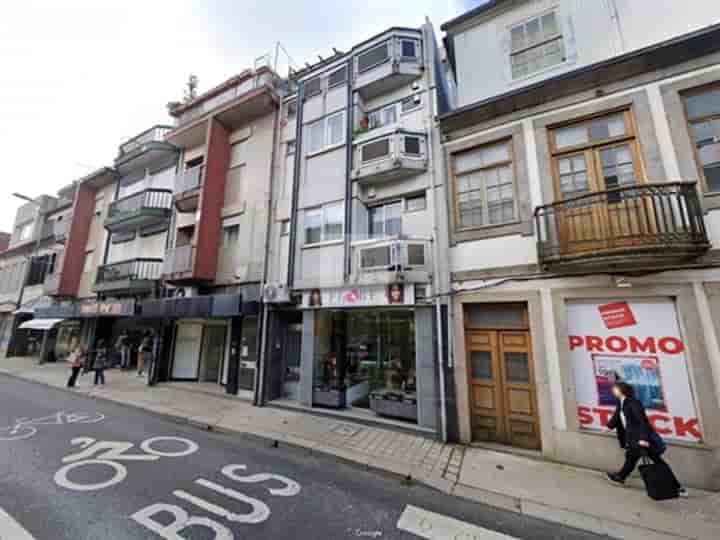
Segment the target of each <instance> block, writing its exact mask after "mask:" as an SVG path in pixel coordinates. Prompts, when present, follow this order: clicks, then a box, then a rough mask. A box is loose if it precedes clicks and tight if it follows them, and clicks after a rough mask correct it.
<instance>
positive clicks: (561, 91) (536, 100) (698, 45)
mask: <svg viewBox="0 0 720 540" xmlns="http://www.w3.org/2000/svg"><path fill="white" fill-rule="evenodd" d="M718 51H720V24H714V25H711V26H707V27H705V28H703V29H701V30H697V31H694V32H690V33H688V34H683V35H681V36H677V37H674V38H672V39H669V40H666V41H662V42H660V43H656V44H654V45H650V46H648V47H644V48H642V49H638V50H635V51H631V52H629V53H626V54H623V55H620V56H615V57H612V58H609V59H607V60H603V61H601V62H597V63H595V64H590V65H588V66H583V67H581V68H578V69H575V70H573V71H568V72H566V73H562V74H560V75H557V76H555V77H551V78H548V79H543V80H541V81H538V82H536V83H533V84H531V85H528V86H525V87H522V88H518V89H515V90H511V91H510V92H506V93H504V94H500V95H497V96H492V97H490V98H488V99H484V100H481V101H477V102H475V103H470V104H468V105H465V106H464V107H461V108H459V109H455V110H454V111H451V112H448V113H446V114H443V115H441V116H440V122H441V126H442V131H444V132H445V133H448V132H452V131H454V130H458V129H464V128H466V127H470V126H473V125H477V124H479V123H481V122H485V121H488V120H490V119H492V118H497V117H500V116H503V115H507V114H511V113H513V112H517V111H521V110H527V109H530V108H532V107H537V106H539V105H542V104H544V103H548V102H550V101H554V100H556V99H560V98H563V97H567V96H571V95H575V94H578V93H580V92H583V91H588V90H598V89H602V87H603V86H606V85H608V84H613V83H617V82H621V81H623V80H626V79H629V78H631V77H634V76H637V75H640V74H643V73H648V72H653V71H659V70H662V69H666V68H669V67H672V66H676V65H679V64H682V63H683V62H687V61H690V60H693V59H695V58H701V57H703V56H708V55H710V54H712V53H714V52H718Z"/></svg>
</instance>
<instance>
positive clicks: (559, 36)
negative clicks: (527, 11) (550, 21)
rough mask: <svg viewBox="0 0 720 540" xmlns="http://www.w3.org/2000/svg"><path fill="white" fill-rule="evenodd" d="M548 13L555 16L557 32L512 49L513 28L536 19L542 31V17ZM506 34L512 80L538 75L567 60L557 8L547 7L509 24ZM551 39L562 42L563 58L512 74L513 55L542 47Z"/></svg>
mask: <svg viewBox="0 0 720 540" xmlns="http://www.w3.org/2000/svg"><path fill="white" fill-rule="evenodd" d="M550 14H553V15H554V16H555V24H556V25H557V27H558V33H557V34H554V35H553V36H552V37H550V38H545V36H543V37H542V39H541V40H540V41H538V42H537V43H534V44H533V45H524V46H523V47H520V48H519V49H517V50H513V44H512V32H513V30H515V29H517V28H519V27H524V26H527V25H528V24H529V23H531V22H533V21H535V20H537V21H538V24H539V25H540V32H541V33H542V32H543V28H542V19H543V17H545V16H546V15H550ZM507 35H508V40H509V42H510V53H509V56H508V61H509V64H510V78H511V79H512V80H513V81H520V80H523V79H527V78H530V77H534V76H536V75H538V74H539V73H543V72H545V71H547V70H550V69H555V68H557V67H558V66H561V65H563V64H565V63H566V62H567V56H568V54H567V43H565V33H564V32H563V28H562V24H561V20H560V17H559V10H558V9H557V8H552V9H549V10H547V11H544V12H542V13H539V14H537V15H535V16H533V17H529V18H527V19H525V20H523V21H521V22H518V23H516V24H513V25H511V26H509V27H508V29H507ZM552 41H560V42H561V43H562V48H563V50H564V53H565V55H564V58H563V60H562V61H560V62H558V63H557V64H552V65H550V66H544V67H542V68H540V69H538V70H536V71H531V72H528V73H525V74H522V75H518V76H517V77H516V76H515V75H513V57H515V56H517V55H520V54H523V53H526V52H528V51H531V50H533V49H537V48H539V47H544V46H545V45H546V44H548V43H550V42H552Z"/></svg>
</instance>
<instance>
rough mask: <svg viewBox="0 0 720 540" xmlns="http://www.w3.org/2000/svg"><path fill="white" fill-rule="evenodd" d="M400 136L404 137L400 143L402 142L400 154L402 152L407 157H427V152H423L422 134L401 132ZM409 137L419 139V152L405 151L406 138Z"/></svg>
mask: <svg viewBox="0 0 720 540" xmlns="http://www.w3.org/2000/svg"><path fill="white" fill-rule="evenodd" d="M398 136H399V137H400V139H402V141H401V143H400V144H401V150H400V154H402V155H403V156H404V157H406V158H407V159H425V154H424V153H423V140H424V139H423V137H422V135H415V134H413V133H400V134H399V135H398ZM407 137H412V138H414V139H417V140H418V153H417V154H408V153H407V152H406V151H405V139H406V138H407Z"/></svg>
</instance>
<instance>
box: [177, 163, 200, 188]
mask: <svg viewBox="0 0 720 540" xmlns="http://www.w3.org/2000/svg"><path fill="white" fill-rule="evenodd" d="M203 172H204V166H203V165H196V166H195V167H192V168H190V169H186V170H184V171H181V172H179V173H177V175H176V176H175V193H176V194H178V193H185V192H186V191H192V190H194V189H197V188H199V187H200V186H201V185H202V181H203Z"/></svg>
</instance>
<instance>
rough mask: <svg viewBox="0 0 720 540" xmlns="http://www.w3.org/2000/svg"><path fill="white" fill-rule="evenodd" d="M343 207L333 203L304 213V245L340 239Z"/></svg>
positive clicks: (343, 216) (343, 220)
mask: <svg viewBox="0 0 720 540" xmlns="http://www.w3.org/2000/svg"><path fill="white" fill-rule="evenodd" d="M344 224H345V212H344V205H343V204H342V203H334V204H329V205H326V206H324V207H322V208H317V209H314V210H307V211H306V212H305V245H310V244H317V243H318V242H330V241H333V240H340V239H342V235H343V230H344Z"/></svg>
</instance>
